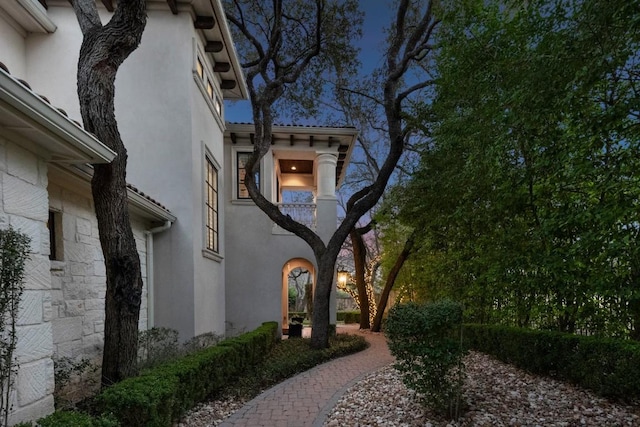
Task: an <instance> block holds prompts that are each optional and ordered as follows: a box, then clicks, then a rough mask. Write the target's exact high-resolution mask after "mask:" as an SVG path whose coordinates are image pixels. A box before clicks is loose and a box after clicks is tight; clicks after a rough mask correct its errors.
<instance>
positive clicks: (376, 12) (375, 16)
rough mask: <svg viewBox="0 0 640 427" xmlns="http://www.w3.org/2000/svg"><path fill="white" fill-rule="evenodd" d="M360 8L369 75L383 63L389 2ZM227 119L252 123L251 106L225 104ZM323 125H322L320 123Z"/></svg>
mask: <svg viewBox="0 0 640 427" xmlns="http://www.w3.org/2000/svg"><path fill="white" fill-rule="evenodd" d="M360 8H361V9H362V10H363V11H364V12H365V16H364V23H363V28H362V39H361V40H360V41H359V43H358V45H359V46H360V49H361V51H360V61H361V62H362V70H363V72H364V73H365V74H368V73H369V71H370V70H372V69H373V68H375V67H377V66H379V65H380V63H381V57H382V53H381V46H382V42H383V37H384V34H383V31H382V29H383V28H384V27H385V26H386V25H387V24H388V22H389V21H390V19H391V11H390V6H389V0H361V1H360ZM225 109H226V111H225V117H226V120H227V121H229V122H243V123H252V122H253V119H252V117H251V104H250V102H249V101H248V100H245V101H235V102H226V103H225ZM318 125H321V123H318Z"/></svg>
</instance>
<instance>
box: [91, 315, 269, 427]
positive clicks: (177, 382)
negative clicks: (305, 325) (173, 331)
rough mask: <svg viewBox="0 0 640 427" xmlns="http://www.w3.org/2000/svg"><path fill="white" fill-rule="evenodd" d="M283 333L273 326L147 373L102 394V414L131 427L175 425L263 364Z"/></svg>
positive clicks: (170, 362)
mask: <svg viewBox="0 0 640 427" xmlns="http://www.w3.org/2000/svg"><path fill="white" fill-rule="evenodd" d="M277 330H278V324H277V323H276V322H267V323H264V324H263V325H262V326H261V327H259V328H258V329H256V330H255V331H252V332H249V333H246V334H243V335H241V336H238V337H235V338H230V339H227V340H224V341H222V342H221V343H220V344H219V345H217V346H215V347H209V348H206V349H204V350H201V351H197V352H194V353H192V354H189V355H187V356H185V357H182V358H180V359H177V360H173V361H169V362H166V363H164V364H161V365H159V366H157V367H154V368H150V369H146V370H144V371H143V372H142V373H141V375H140V376H138V377H134V378H128V379H126V380H124V381H121V382H119V383H117V384H114V385H113V386H111V387H109V388H107V389H105V390H104V391H103V392H102V393H100V394H99V395H98V396H97V397H96V398H95V402H96V405H97V409H98V410H99V411H101V412H103V413H113V414H115V415H116V416H117V418H118V421H119V422H120V423H121V424H122V425H123V426H127V427H142V426H145V427H164V426H171V423H172V421H174V420H177V419H179V418H180V417H181V416H182V415H183V414H184V413H185V412H186V411H187V410H189V409H190V408H192V407H193V406H194V405H195V404H196V403H197V402H200V401H202V400H204V399H205V398H206V397H208V396H210V395H212V394H213V393H216V392H219V391H220V390H222V388H223V387H225V386H226V385H228V384H229V383H231V382H233V381H234V380H235V379H236V378H237V377H238V376H239V375H240V374H241V373H242V372H244V371H245V370H246V369H249V368H251V367H254V366H256V365H258V364H259V363H260V362H261V361H262V359H263V358H264V355H265V354H267V353H268V352H269V350H270V349H271V348H272V347H273V346H274V344H275V342H276V338H277Z"/></svg>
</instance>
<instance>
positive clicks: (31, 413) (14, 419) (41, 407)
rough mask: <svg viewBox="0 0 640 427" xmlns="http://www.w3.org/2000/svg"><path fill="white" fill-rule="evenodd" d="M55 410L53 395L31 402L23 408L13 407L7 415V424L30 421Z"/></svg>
mask: <svg viewBox="0 0 640 427" xmlns="http://www.w3.org/2000/svg"><path fill="white" fill-rule="evenodd" d="M54 410H55V407H54V401H53V395H52V394H51V395H49V396H47V397H45V398H44V399H41V400H39V401H37V402H34V403H32V404H31V405H29V406H26V407H24V408H17V409H14V410H13V412H12V413H11V416H10V417H9V425H14V424H17V423H19V422H22V421H32V420H37V419H38V418H42V417H45V416H47V415H49V414H51V413H52V412H53V411H54Z"/></svg>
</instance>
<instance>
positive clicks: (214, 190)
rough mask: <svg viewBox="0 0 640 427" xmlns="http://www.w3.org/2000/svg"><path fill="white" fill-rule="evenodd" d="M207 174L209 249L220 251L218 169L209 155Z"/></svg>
mask: <svg viewBox="0 0 640 427" xmlns="http://www.w3.org/2000/svg"><path fill="white" fill-rule="evenodd" d="M206 159H207V176H206V182H205V189H206V192H207V194H206V199H207V209H206V210H207V223H206V226H207V236H206V238H207V249H209V250H211V251H213V252H216V253H217V252H218V251H219V248H218V241H219V238H218V170H217V169H216V168H215V166H214V165H213V162H212V161H211V160H209V158H208V157H207V158H206Z"/></svg>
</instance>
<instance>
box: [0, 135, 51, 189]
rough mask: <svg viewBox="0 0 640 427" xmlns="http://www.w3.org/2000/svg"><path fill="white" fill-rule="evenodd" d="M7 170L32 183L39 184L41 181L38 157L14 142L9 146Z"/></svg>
mask: <svg viewBox="0 0 640 427" xmlns="http://www.w3.org/2000/svg"><path fill="white" fill-rule="evenodd" d="M7 172H8V173H9V174H10V175H13V176H17V177H20V178H21V179H23V180H25V181H27V182H28V183H30V184H34V185H38V184H39V182H40V180H39V179H38V175H39V174H38V158H37V157H36V156H35V155H34V154H33V153H31V152H29V151H27V150H25V149H24V148H22V147H19V146H17V145H14V144H10V145H9V146H8V147H7ZM45 173H46V172H45Z"/></svg>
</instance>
